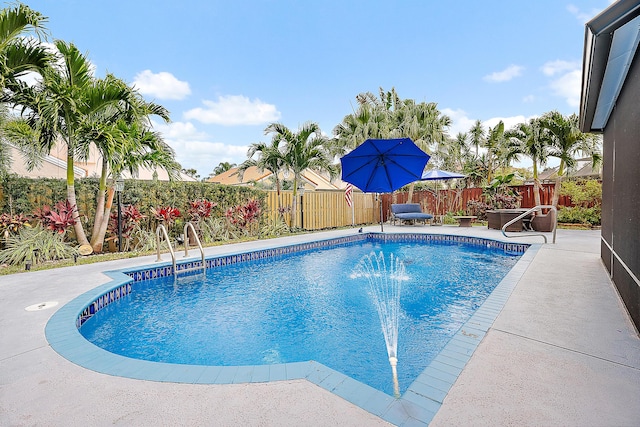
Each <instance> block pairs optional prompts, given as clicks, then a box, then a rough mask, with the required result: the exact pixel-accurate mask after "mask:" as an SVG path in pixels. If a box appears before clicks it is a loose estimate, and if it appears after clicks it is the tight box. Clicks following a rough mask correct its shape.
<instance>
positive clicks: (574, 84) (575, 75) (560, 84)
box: [549, 70, 582, 107]
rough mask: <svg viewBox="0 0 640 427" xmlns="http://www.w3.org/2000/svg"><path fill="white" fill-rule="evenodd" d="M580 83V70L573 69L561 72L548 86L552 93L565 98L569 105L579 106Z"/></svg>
mask: <svg viewBox="0 0 640 427" xmlns="http://www.w3.org/2000/svg"><path fill="white" fill-rule="evenodd" d="M581 85H582V71H581V70H574V71H571V72H568V73H565V74H563V75H562V76H560V77H559V78H557V79H555V80H553V81H551V83H550V84H549V86H550V87H551V90H552V91H553V93H554V94H555V95H557V96H560V97H562V98H564V99H565V101H566V102H567V104H569V105H570V106H571V107H579V106H580V87H581Z"/></svg>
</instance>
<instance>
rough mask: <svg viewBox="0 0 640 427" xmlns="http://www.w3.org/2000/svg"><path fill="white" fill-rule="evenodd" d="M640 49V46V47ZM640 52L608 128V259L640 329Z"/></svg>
mask: <svg viewBox="0 0 640 427" xmlns="http://www.w3.org/2000/svg"><path fill="white" fill-rule="evenodd" d="M639 52H640V51H639ZM639 99H640V53H636V57H635V59H634V61H633V63H632V66H631V69H630V70H629V74H628V75H627V78H626V81H625V84H624V86H623V88H622V91H621V93H620V96H619V97H618V100H617V103H616V106H615V108H614V110H613V112H612V114H611V117H610V119H609V121H608V123H607V127H606V128H605V129H604V139H603V177H602V184H603V188H602V244H601V257H602V261H603V263H604V265H605V267H606V268H607V270H608V271H609V273H610V275H611V279H612V280H613V282H614V284H615V286H616V288H617V289H618V292H619V293H620V296H621V298H622V300H623V301H624V304H625V305H626V307H627V310H628V311H629V314H630V315H631V318H632V320H633V322H634V323H635V325H636V328H638V330H640V104H638V100H639Z"/></svg>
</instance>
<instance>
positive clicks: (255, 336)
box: [80, 236, 518, 395]
mask: <svg viewBox="0 0 640 427" xmlns="http://www.w3.org/2000/svg"><path fill="white" fill-rule="evenodd" d="M371 254H376V255H378V254H380V255H383V262H384V260H385V259H386V262H387V264H389V256H390V255H389V254H392V255H393V256H395V259H396V260H397V261H399V262H401V263H402V265H403V266H404V274H403V276H404V277H402V278H399V279H398V281H397V282H396V283H398V284H399V285H401V291H400V295H399V297H400V298H399V302H400V307H399V308H400V310H399V311H398V313H397V320H398V321H397V326H398V331H397V336H398V346H397V358H398V359H399V363H398V369H397V371H398V380H399V393H403V392H404V391H405V390H406V389H407V387H408V386H409V384H411V383H412V382H413V380H415V378H416V377H417V376H418V375H419V374H420V372H422V371H423V370H424V368H425V367H426V366H427V365H428V364H429V363H430V362H431V361H432V360H433V358H434V357H435V356H436V355H437V354H438V353H439V352H440V350H442V348H443V347H444V346H445V344H446V343H447V342H448V341H449V340H450V339H451V337H452V336H453V335H454V334H455V332H456V331H457V330H458V329H459V328H460V327H461V326H462V324H463V323H464V322H466V321H467V320H468V318H469V317H470V316H471V315H472V314H473V312H474V311H475V310H476V309H477V308H478V307H479V306H480V305H481V303H482V302H484V300H485V299H486V297H487V296H488V295H489V293H490V292H491V291H492V290H493V289H494V288H495V286H496V285H497V284H498V283H499V282H500V280H502V278H503V277H504V275H505V274H506V273H507V272H508V271H509V270H510V269H511V267H512V266H513V265H515V263H516V261H517V259H518V256H516V255H511V254H509V253H505V251H504V250H503V249H501V248H497V247H492V246H489V247H487V246H486V245H470V244H467V245H464V244H460V243H457V242H440V241H432V242H429V243H428V244H425V243H424V242H417V241H412V240H411V239H405V240H404V241H403V240H399V239H398V240H395V241H392V242H387V241H385V239H383V238H380V237H379V238H377V239H376V238H373V236H372V237H371V238H369V239H364V240H360V241H355V242H350V243H348V244H346V243H345V244H340V245H337V246H336V247H326V248H322V249H307V250H303V251H299V252H294V253H289V254H283V255H279V256H275V257H270V258H263V259H255V260H247V261H244V262H240V263H234V264H231V265H226V266H224V268H220V267H218V268H216V267H213V268H210V269H208V271H207V274H206V277H203V276H202V275H196V276H191V277H182V278H179V279H178V280H177V281H176V280H174V277H173V276H169V277H160V278H156V279H151V280H145V281H142V282H140V283H139V284H138V285H137V286H136V288H135V292H132V293H130V294H129V295H127V297H126V298H120V299H119V300H118V301H117V302H115V303H114V304H110V305H109V306H107V307H105V308H104V309H103V310H99V311H98V312H97V313H96V314H95V315H94V316H92V317H91V318H90V319H89V320H88V321H86V322H85V323H84V324H83V325H82V327H81V328H80V332H81V333H82V335H83V336H84V337H85V338H87V339H88V340H89V341H91V342H92V343H94V344H96V345H98V346H99V347H102V348H104V349H105V350H108V351H110V352H113V353H116V354H120V355H122V356H127V357H132V358H136V359H142V360H150V361H155V362H166V363H181V364H189V365H214V366H215V365H220V366H236V365H243V366H252V365H261V364H275V363H287V362H304V361H308V360H315V361H317V362H320V363H322V364H324V365H326V366H329V367H330V368H333V369H335V370H337V371H339V372H342V373H344V374H346V375H348V376H350V377H353V378H355V379H357V380H358V381H361V382H363V383H365V384H368V385H370V386H372V387H374V388H376V389H378V390H381V391H384V392H385V393H387V394H390V395H392V394H393V393H394V388H393V386H394V383H393V381H392V375H391V368H390V366H389V362H388V357H389V356H388V353H387V348H386V345H385V340H384V337H383V334H382V329H381V321H380V319H379V315H378V310H376V307H375V305H374V303H373V301H372V298H371V295H370V294H371V290H370V286H369V281H368V280H367V279H366V278H365V277H363V275H365V274H367V272H364V273H362V272H360V271H361V266H362V260H363V259H368V258H369V257H370V255H371ZM385 267H386V266H385V265H384V264H382V265H378V264H376V265H371V266H370V268H371V269H372V270H373V271H371V274H370V275H369V277H377V278H380V277H382V278H386V276H387V275H388V273H390V271H389V272H387V271H386V270H387V268H388V267H387V268H385ZM389 267H390V266H389ZM381 284H384V285H385V286H389V285H390V284H391V281H385V282H384V283H382V282H381ZM388 302H389V301H381V303H382V305H383V306H384V305H385V304H386V303H388ZM383 308H384V307H383Z"/></svg>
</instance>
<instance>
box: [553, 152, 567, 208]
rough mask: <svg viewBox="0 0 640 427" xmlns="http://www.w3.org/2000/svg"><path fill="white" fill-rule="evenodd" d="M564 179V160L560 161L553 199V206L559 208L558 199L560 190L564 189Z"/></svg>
mask: <svg viewBox="0 0 640 427" xmlns="http://www.w3.org/2000/svg"><path fill="white" fill-rule="evenodd" d="M563 178H564V160H560V166H558V176H557V177H556V185H555V187H554V188H553V199H552V200H551V204H552V205H553V206H555V207H556V208H557V207H558V199H559V198H560V188H562V179H563Z"/></svg>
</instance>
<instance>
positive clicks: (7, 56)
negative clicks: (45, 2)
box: [0, 3, 51, 89]
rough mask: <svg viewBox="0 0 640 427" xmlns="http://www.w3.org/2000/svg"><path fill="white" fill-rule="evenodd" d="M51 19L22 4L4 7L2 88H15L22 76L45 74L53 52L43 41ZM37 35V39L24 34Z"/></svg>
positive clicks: (1, 22)
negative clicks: (46, 26)
mask: <svg viewBox="0 0 640 427" xmlns="http://www.w3.org/2000/svg"><path fill="white" fill-rule="evenodd" d="M46 22H47V18H46V17H44V16H43V15H41V14H40V13H39V12H36V11H34V10H33V9H31V8H29V6H26V5H23V4H20V3H18V4H17V5H14V6H12V7H9V8H5V9H2V10H0V89H4V88H6V87H15V85H17V84H18V80H17V79H18V77H21V76H23V75H25V74H26V73H28V72H31V71H35V72H38V73H42V71H43V70H44V69H45V68H46V67H47V66H48V64H49V61H50V60H51V54H49V53H48V52H47V50H46V49H45V48H44V47H43V46H42V45H41V44H40V42H39V40H40V39H41V38H44V36H45V35H46V28H45V27H44V24H45V23H46ZM29 34H34V35H35V36H36V37H37V38H36V39H34V38H28V37H24V36H25V35H29Z"/></svg>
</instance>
